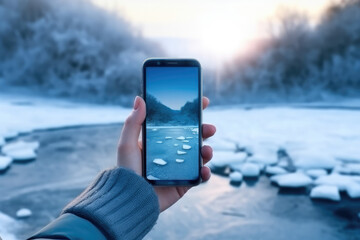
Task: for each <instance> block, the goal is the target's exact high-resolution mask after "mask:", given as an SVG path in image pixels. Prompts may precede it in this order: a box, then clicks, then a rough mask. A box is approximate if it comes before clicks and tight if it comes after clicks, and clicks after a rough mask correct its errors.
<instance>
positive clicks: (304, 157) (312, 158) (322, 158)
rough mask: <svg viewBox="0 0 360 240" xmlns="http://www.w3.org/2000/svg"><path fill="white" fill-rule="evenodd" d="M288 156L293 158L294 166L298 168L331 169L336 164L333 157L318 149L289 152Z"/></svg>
mask: <svg viewBox="0 0 360 240" xmlns="http://www.w3.org/2000/svg"><path fill="white" fill-rule="evenodd" d="M290 156H291V158H292V159H293V160H294V163H295V166H296V167H298V168H304V169H310V168H324V169H332V168H334V167H335V165H336V164H337V162H336V160H335V158H334V157H333V156H331V154H329V153H327V152H323V151H320V150H317V151H316V150H304V151H297V152H294V153H291V152H290Z"/></svg>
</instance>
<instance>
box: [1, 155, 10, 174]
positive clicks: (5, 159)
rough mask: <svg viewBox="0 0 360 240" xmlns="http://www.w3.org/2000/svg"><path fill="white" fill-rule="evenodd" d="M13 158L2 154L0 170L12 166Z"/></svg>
mask: <svg viewBox="0 0 360 240" xmlns="http://www.w3.org/2000/svg"><path fill="white" fill-rule="evenodd" d="M12 161H13V160H12V158H10V157H7V156H0V171H4V170H5V169H7V168H8V167H10V165H11V163H12Z"/></svg>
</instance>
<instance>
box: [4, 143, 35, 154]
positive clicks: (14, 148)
mask: <svg viewBox="0 0 360 240" xmlns="http://www.w3.org/2000/svg"><path fill="white" fill-rule="evenodd" d="M39 146H40V144H39V142H36V141H34V142H24V141H21V140H20V141H17V142H13V143H9V144H6V145H5V146H3V148H2V150H1V151H2V152H3V153H4V154H5V155H9V153H10V152H12V151H19V150H22V149H32V150H36V149H38V148H39Z"/></svg>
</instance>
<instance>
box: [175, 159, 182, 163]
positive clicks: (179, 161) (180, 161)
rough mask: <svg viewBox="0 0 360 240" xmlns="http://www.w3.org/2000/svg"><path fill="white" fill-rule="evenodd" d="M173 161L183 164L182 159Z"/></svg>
mask: <svg viewBox="0 0 360 240" xmlns="http://www.w3.org/2000/svg"><path fill="white" fill-rule="evenodd" d="M175 161H176V162H177V163H183V162H184V159H179V158H178V159H176V160H175Z"/></svg>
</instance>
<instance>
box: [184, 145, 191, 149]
mask: <svg viewBox="0 0 360 240" xmlns="http://www.w3.org/2000/svg"><path fill="white" fill-rule="evenodd" d="M182 148H183V149H184V150H189V149H191V146H190V145H186V144H184V145H183V146H182Z"/></svg>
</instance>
